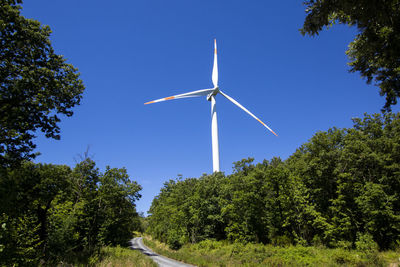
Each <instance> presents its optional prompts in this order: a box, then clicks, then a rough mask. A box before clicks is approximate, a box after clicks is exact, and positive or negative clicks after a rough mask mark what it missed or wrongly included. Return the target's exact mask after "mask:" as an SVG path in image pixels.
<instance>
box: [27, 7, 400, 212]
mask: <svg viewBox="0 0 400 267" xmlns="http://www.w3.org/2000/svg"><path fill="white" fill-rule="evenodd" d="M22 13H23V15H25V16H26V17H29V18H34V19H37V20H39V21H40V22H42V23H43V24H47V25H49V26H50V27H51V29H52V30H53V34H52V36H51V40H52V44H53V46H54V48H55V50H56V52H57V53H58V54H62V55H64V56H65V57H66V58H67V60H68V62H69V63H71V64H73V65H74V66H75V67H77V68H78V69H79V71H80V73H81V78H82V80H83V81H84V84H85V86H86V91H85V93H84V97H83V101H82V104H81V105H80V106H79V107H77V108H75V109H74V112H75V114H74V115H73V116H72V117H71V118H63V119H62V123H61V124H60V125H61V140H60V141H56V140H52V139H46V138H44V137H43V136H39V138H37V140H36V143H37V145H38V147H37V151H39V152H41V153H42V155H41V156H39V157H38V158H37V160H36V161H37V162H44V163H54V164H67V165H70V166H74V165H75V160H74V158H75V159H78V158H79V157H77V155H78V154H82V153H83V152H84V151H85V150H86V148H87V146H90V154H91V155H93V159H94V160H95V161H96V162H97V164H98V167H99V168H100V170H101V171H104V169H105V166H107V165H110V166H111V167H126V168H127V170H128V173H129V174H130V176H131V178H132V179H134V180H136V181H138V182H139V184H141V185H142V186H143V190H142V192H141V193H142V195H143V196H142V199H141V200H140V201H139V202H138V203H137V209H138V211H143V212H146V211H147V210H148V209H149V207H150V204H151V201H152V199H153V197H154V196H155V195H157V194H158V192H159V190H160V188H161V187H162V186H163V183H164V182H165V181H167V180H169V179H174V178H176V177H177V175H178V174H182V175H183V177H199V176H201V175H202V174H203V173H211V172H212V159H211V120H210V103H209V102H208V101H206V99H205V98H191V99H181V100H172V101H168V102H163V103H156V104H152V105H146V106H145V105H143V103H144V102H147V101H150V100H153V99H156V98H161V97H166V96H170V95H175V94H180V93H184V92H188V91H193V90H198V89H204V88H210V87H212V82H211V71H212V61H213V39H214V38H216V39H217V42H218V56H219V59H218V64H219V85H220V88H221V89H222V90H224V92H226V93H227V94H229V95H230V96H231V97H233V98H235V99H236V100H238V101H239V102H240V103H241V104H242V105H244V106H245V107H246V108H248V109H249V110H250V111H251V112H253V113H254V114H255V115H256V116H258V117H259V118H260V119H261V120H263V121H264V122H265V123H266V124H267V125H269V126H270V127H271V128H272V129H273V130H274V131H275V132H277V133H278V135H279V137H278V138H277V137H275V136H274V135H272V134H271V133H270V132H268V131H267V130H266V129H265V128H264V127H263V126H262V125H261V124H259V123H258V122H257V121H255V120H254V119H252V118H251V117H250V116H248V115H247V114H246V113H244V112H243V111H241V110H240V109H239V108H237V107H236V106H234V105H233V104H231V103H230V102H228V101H227V100H226V99H225V98H223V97H221V96H218V97H217V105H218V120H219V121H218V123H219V139H220V154H221V170H222V171H224V172H225V173H226V174H230V173H231V172H232V163H233V162H234V161H238V160H241V159H243V158H247V157H254V158H255V162H261V161H262V160H263V159H271V158H272V157H274V156H277V157H281V158H282V159H286V158H287V157H288V156H290V155H291V154H292V153H293V152H294V151H295V150H296V148H298V147H299V146H300V145H301V144H303V143H304V142H306V141H307V140H309V139H310V138H311V136H312V135H313V134H314V133H315V132H317V131H325V130H327V129H329V128H331V127H333V126H336V127H339V128H343V127H351V126H352V122H351V118H352V117H361V116H362V115H363V113H364V112H367V113H376V112H379V111H380V109H381V107H382V106H383V104H384V99H383V98H382V97H380V96H379V94H378V88H376V87H374V86H368V85H366V83H365V81H364V80H362V79H361V78H360V77H359V74H358V73H348V69H349V68H348V66H347V65H346V63H347V62H348V59H347V57H346V55H345V50H346V49H347V45H348V43H349V42H350V41H351V40H352V39H353V38H354V36H355V34H356V31H355V29H352V28H348V27H346V26H335V27H334V28H332V29H330V30H329V31H324V32H322V33H321V34H320V36H318V37H314V38H312V37H307V36H306V37H303V36H302V35H301V34H300V33H299V31H298V29H299V28H301V26H302V23H303V20H304V18H305V12H304V6H303V5H302V1H300V0H299V1H261V0H257V1H237V0H233V1H222V0H220V1H210V0H203V1H188V0H170V1H166V0H152V1H148V0H136V1H129V0H122V1H117V2H112V1H103V0H101V1H100V0H98V1H78V0H70V1H54V0H35V1H26V2H25V3H24V4H23V12H22ZM394 111H399V108H398V107H396V108H394Z"/></svg>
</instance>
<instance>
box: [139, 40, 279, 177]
mask: <svg viewBox="0 0 400 267" xmlns="http://www.w3.org/2000/svg"><path fill="white" fill-rule="evenodd" d="M212 82H213V84H214V88H209V89H202V90H197V91H193V92H189V93H184V94H180V95H174V96H169V97H165V98H160V99H157V100H153V101H149V102H146V103H144V104H145V105H147V104H152V103H157V102H162V101H166V100H172V99H179V98H186V97H198V96H207V100H208V101H211V137H212V158H213V172H219V144H218V123H217V105H216V102H215V97H216V95H217V94H221V95H223V96H224V97H225V98H227V99H228V100H229V101H231V102H232V103H233V104H235V105H236V106H238V107H239V108H241V109H242V110H244V111H245V112H246V113H248V114H249V115H250V116H252V117H253V118H254V119H256V120H257V121H258V122H260V123H261V124H262V125H264V127H265V128H267V129H268V130H269V131H270V132H272V133H273V134H274V135H276V136H278V135H277V134H276V133H275V132H274V131H273V130H272V129H271V128H269V127H268V126H267V125H266V124H265V123H264V122H262V121H261V120H260V119H259V118H257V117H256V116H255V115H254V114H253V113H251V112H250V111H248V110H247V109H246V108H245V107H243V106H242V105H241V104H239V102H237V101H236V100H235V99H233V98H232V97H230V96H228V95H227V94H225V93H224V92H222V91H221V90H220V89H219V87H218V62H217V40H216V39H214V66H213V70H212Z"/></svg>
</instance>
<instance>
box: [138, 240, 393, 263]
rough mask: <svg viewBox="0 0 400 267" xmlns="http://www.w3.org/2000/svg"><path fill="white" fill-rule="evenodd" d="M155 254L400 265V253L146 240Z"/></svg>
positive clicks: (204, 259) (203, 259)
mask: <svg viewBox="0 0 400 267" xmlns="http://www.w3.org/2000/svg"><path fill="white" fill-rule="evenodd" d="M143 240H144V243H145V244H146V245H147V246H149V247H150V248H151V249H153V250H154V251H155V252H157V253H159V254H162V255H164V256H167V257H169V258H174V259H177V260H179V261H184V262H187V263H190V264H194V265H197V266H229V267H231V266H232V267H233V266H360V267H361V266H399V265H390V264H399V263H400V259H399V257H400V251H398V252H395V251H390V252H360V251H355V250H346V249H339V248H337V249H328V248H324V247H303V246H288V247H277V246H272V245H262V244H246V245H245V244H240V243H234V244H231V243H228V242H224V241H212V240H205V241H202V242H200V243H197V244H187V245H184V246H183V247H182V248H181V249H179V250H171V249H169V248H168V246H167V245H165V244H163V243H160V242H158V241H156V240H152V239H151V238H150V237H145V238H144V239H143Z"/></svg>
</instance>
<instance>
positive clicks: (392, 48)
mask: <svg viewBox="0 0 400 267" xmlns="http://www.w3.org/2000/svg"><path fill="white" fill-rule="evenodd" d="M304 4H305V6H306V7H307V8H306V13H307V16H306V18H305V21H304V25H303V28H302V29H301V32H302V34H303V35H304V34H308V35H316V34H318V33H319V32H320V31H322V30H323V28H324V27H326V28H328V27H330V26H332V25H333V24H335V23H340V24H347V25H349V26H356V27H357V29H358V31H359V33H358V34H357V36H356V37H355V39H354V40H353V41H352V42H351V43H350V45H349V49H348V50H347V52H346V53H347V55H348V57H349V59H350V63H349V65H350V67H351V68H350V72H359V73H360V74H361V77H363V78H366V80H367V83H371V82H372V81H374V82H375V83H376V85H377V86H379V87H380V95H381V96H385V97H386V104H385V105H384V107H383V108H384V109H385V110H390V107H391V106H392V105H395V104H396V103H397V98H399V97H400V1H399V0H310V1H304Z"/></svg>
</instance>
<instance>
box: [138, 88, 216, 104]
mask: <svg viewBox="0 0 400 267" xmlns="http://www.w3.org/2000/svg"><path fill="white" fill-rule="evenodd" d="M212 91H214V88H210V89H202V90H197V91H193V92H189V93H184V94H180V95H174V96H169V97H164V98H160V99H156V100H153V101H149V102H146V103H144V104H145V105H147V104H153V103H157V102H162V101H166V100H172V99H179V98H186V97H198V96H206V95H208V94H209V93H211V92H212Z"/></svg>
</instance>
